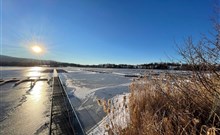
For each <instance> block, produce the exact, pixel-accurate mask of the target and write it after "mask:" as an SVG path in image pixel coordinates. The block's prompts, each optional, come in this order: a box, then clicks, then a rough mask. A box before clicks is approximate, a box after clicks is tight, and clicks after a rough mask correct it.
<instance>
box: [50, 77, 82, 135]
mask: <svg viewBox="0 0 220 135" xmlns="http://www.w3.org/2000/svg"><path fill="white" fill-rule="evenodd" d="M54 78H56V79H58V81H57V83H58V84H54ZM55 85H58V86H59V87H58V88H59V89H60V91H59V92H58V91H57V89H56V88H55V89H56V90H55V91H56V92H57V93H58V96H59V97H60V99H58V98H56V97H54V96H56V95H55V93H56V92H55V91H54V86H55ZM54 98H55V99H54ZM51 100H52V101H51V109H50V123H49V135H51V134H53V130H54V129H53V107H54V106H56V105H57V104H58V103H59V104H58V106H59V107H60V108H59V109H60V112H61V113H63V112H64V113H65V114H64V113H63V117H58V118H60V119H59V120H60V121H62V122H61V123H63V124H66V125H67V126H68V129H67V127H66V126H65V127H64V125H60V127H62V126H63V128H64V129H67V130H68V131H71V132H73V133H74V134H78V135H81V134H82V135H85V132H84V130H83V128H82V125H81V123H80V120H79V118H78V116H77V113H76V111H75V108H74V107H73V106H72V104H71V102H70V99H69V97H68V94H67V93H66V90H65V88H64V86H63V83H62V81H61V79H60V77H59V76H54V77H53V84H52V99H51ZM57 100H60V102H59V101H58V102H57Z"/></svg>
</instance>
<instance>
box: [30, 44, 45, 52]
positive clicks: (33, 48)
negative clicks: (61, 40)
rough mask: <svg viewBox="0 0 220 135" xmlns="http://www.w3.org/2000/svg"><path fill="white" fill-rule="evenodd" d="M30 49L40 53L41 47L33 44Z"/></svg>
mask: <svg viewBox="0 0 220 135" xmlns="http://www.w3.org/2000/svg"><path fill="white" fill-rule="evenodd" d="M31 49H32V51H33V52H35V53H42V48H41V47H40V46H37V45H35V46H32V47H31Z"/></svg>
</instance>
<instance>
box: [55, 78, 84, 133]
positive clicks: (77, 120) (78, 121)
mask: <svg viewBox="0 0 220 135" xmlns="http://www.w3.org/2000/svg"><path fill="white" fill-rule="evenodd" d="M58 78H59V82H60V84H61V87H62V89H63V91H64V93H65V97H66V100H67V101H66V102H67V104H68V105H69V106H70V108H71V110H72V114H70V115H72V116H70V117H69V118H74V117H75V118H76V122H77V123H78V125H79V127H78V128H80V129H78V130H81V131H79V132H80V133H81V134H83V135H85V131H84V130H83V128H82V125H81V122H80V120H79V117H78V115H77V113H76V111H75V108H74V107H73V106H72V104H71V102H70V99H69V97H68V94H67V93H66V90H65V88H64V86H63V83H62V81H61V80H60V77H58ZM76 122H75V121H73V120H71V124H72V125H76Z"/></svg>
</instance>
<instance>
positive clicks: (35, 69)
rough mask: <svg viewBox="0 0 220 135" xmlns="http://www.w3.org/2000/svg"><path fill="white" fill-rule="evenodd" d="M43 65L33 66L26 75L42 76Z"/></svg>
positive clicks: (32, 76)
mask: <svg viewBox="0 0 220 135" xmlns="http://www.w3.org/2000/svg"><path fill="white" fill-rule="evenodd" d="M42 70H43V68H42V67H31V68H30V69H29V72H27V74H26V76H28V77H31V78H36V77H40V76H41V71H42Z"/></svg>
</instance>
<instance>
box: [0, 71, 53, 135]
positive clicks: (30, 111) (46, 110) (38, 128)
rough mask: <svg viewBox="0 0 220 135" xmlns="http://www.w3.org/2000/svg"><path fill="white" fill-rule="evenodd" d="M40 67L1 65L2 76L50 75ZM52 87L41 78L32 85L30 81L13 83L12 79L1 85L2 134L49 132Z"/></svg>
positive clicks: (0, 113)
mask: <svg viewBox="0 0 220 135" xmlns="http://www.w3.org/2000/svg"><path fill="white" fill-rule="evenodd" d="M42 70H43V68H38V67H31V68H30V67H28V68H20V67H16V68H15V67H13V68H11V67H2V68H1V79H9V78H14V77H16V78H24V77H37V76H45V77H47V76H50V74H43V73H41V71H42ZM50 95H51V89H50V87H49V85H48V84H47V82H43V81H39V82H37V83H36V85H35V86H34V87H33V88H30V82H25V83H22V84H20V85H18V86H16V87H14V84H13V83H7V84H5V85H2V86H0V110H1V111H0V129H1V130H0V134H2V135H15V134H22V135H30V134H48V126H47V125H48V124H49V118H50V117H49V116H50V104H51V103H50Z"/></svg>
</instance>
